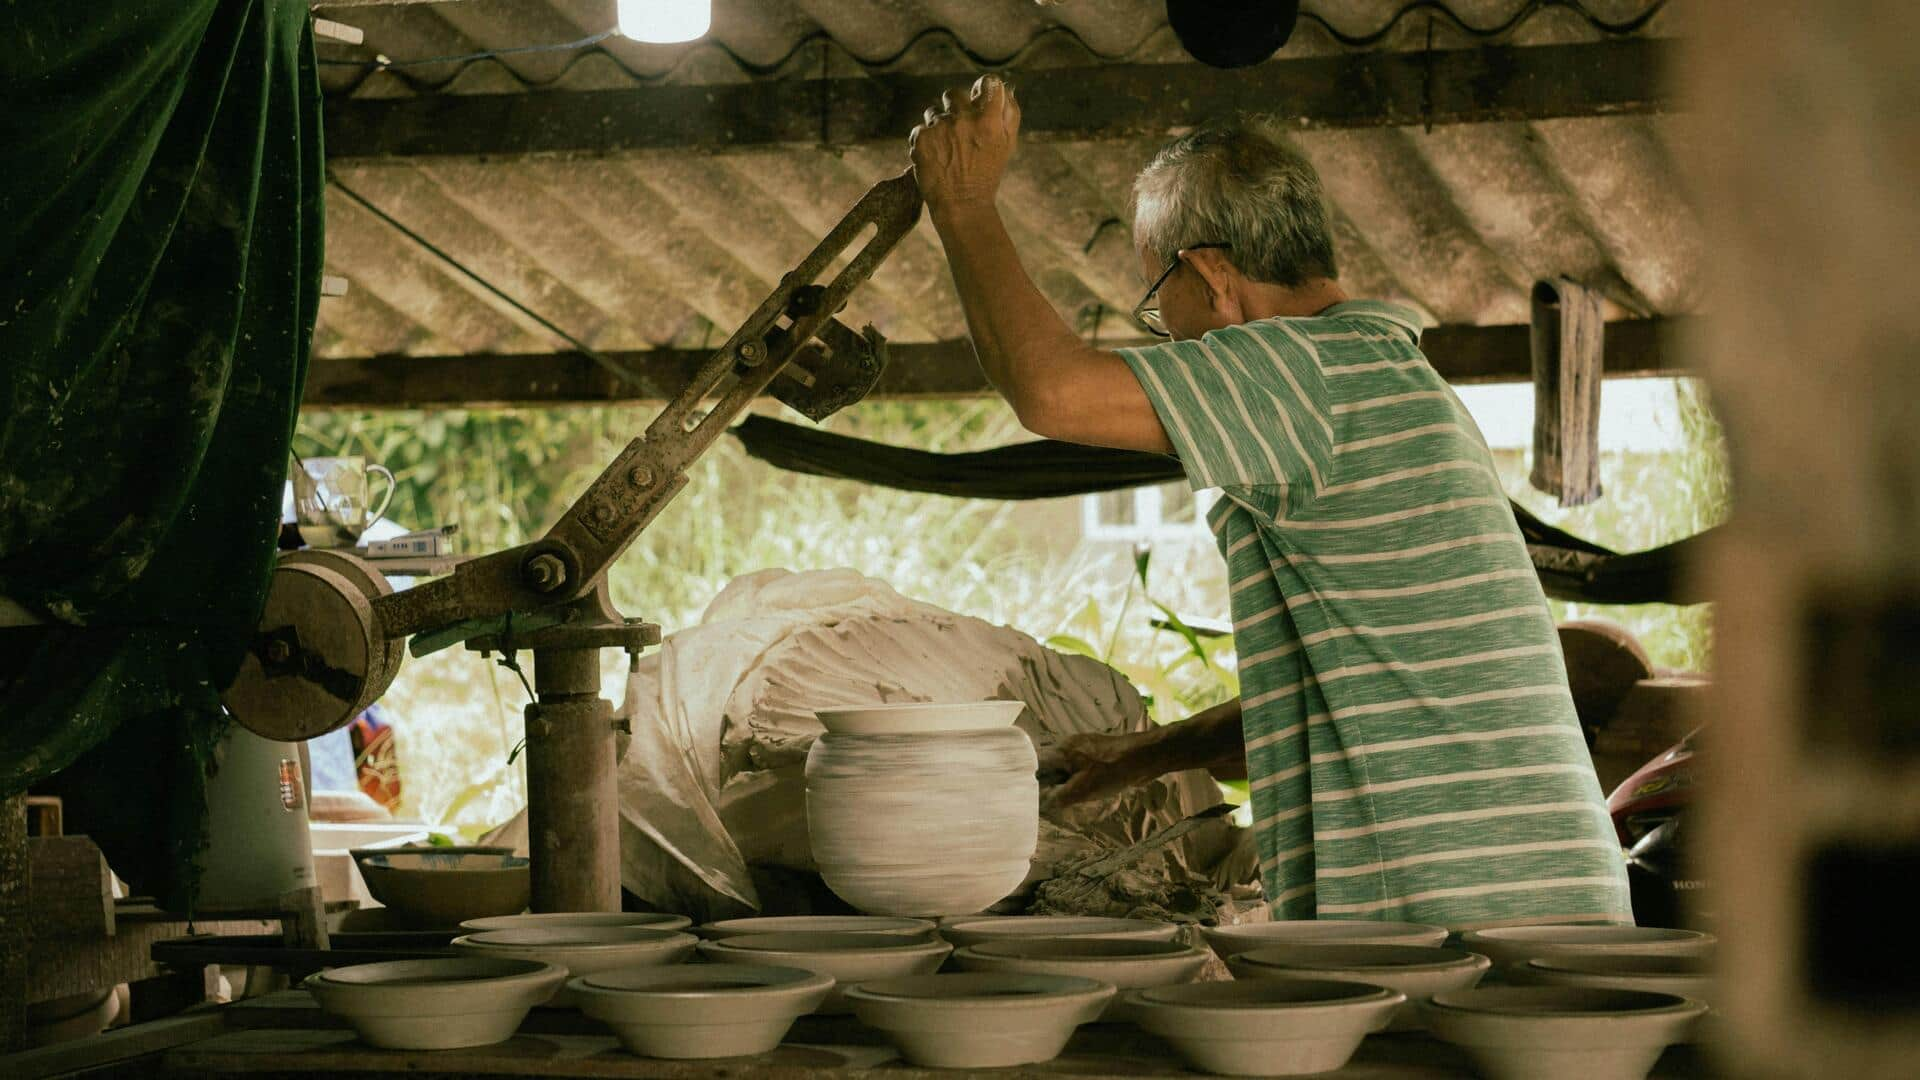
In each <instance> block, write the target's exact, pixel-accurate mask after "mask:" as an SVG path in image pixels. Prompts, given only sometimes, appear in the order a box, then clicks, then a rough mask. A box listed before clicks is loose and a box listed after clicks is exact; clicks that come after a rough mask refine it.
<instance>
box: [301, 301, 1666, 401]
mask: <svg viewBox="0 0 1920 1080" xmlns="http://www.w3.org/2000/svg"><path fill="white" fill-rule="evenodd" d="M1686 322H1687V320H1685V319H1671V318H1669V319H1633V320H1625V321H1621V322H1614V323H1608V324H1607V332H1606V373H1607V375H1608V376H1610V377H1615V378H1618V377H1632V376H1645V375H1663V374H1665V375H1671V374H1674V373H1675V369H1676V367H1677V361H1676V360H1675V357H1674V351H1673V349H1672V348H1671V346H1670V344H1669V342H1668V340H1667V339H1668V338H1669V337H1670V336H1672V334H1674V333H1677V332H1680V329H1681V326H1682V325H1683V324H1685V323H1686ZM1530 337H1531V333H1530V331H1529V329H1528V327H1526V326H1440V327H1435V328H1433V329H1432V330H1429V331H1427V333H1426V335H1425V337H1424V338H1423V339H1422V343H1421V344H1422V347H1423V349H1424V350H1425V351H1426V354H1427V356H1428V357H1429V358H1430V359H1431V360H1432V361H1433V364H1434V366H1435V368H1436V369H1438V370H1439V372H1440V374H1441V375H1443V376H1445V377H1446V378H1447V379H1448V380H1449V381H1451V382H1455V383H1487V382H1524V381H1526V380H1528V379H1529V378H1531V377H1532V372H1533V366H1532V365H1533V361H1532V356H1531V351H1530V350H1531V345H1530ZM1110 344H1114V345H1125V344H1143V343H1140V342H1113V343H1110ZM890 352H891V357H892V362H891V363H890V364H889V366H888V368H887V373H886V375H885V376H883V377H882V378H881V380H880V385H879V386H878V387H877V388H876V389H875V391H874V393H873V395H872V396H873V397H876V398H960V397H977V396H980V395H983V394H987V393H990V392H991V391H990V389H989V388H988V386H987V384H986V381H985V379H984V378H983V377H982V376H981V374H980V367H979V364H978V363H976V362H975V360H974V356H973V347H972V345H971V344H969V343H968V342H966V341H944V342H937V343H934V344H926V345H895V346H893V347H892V348H891V350H890ZM705 355H706V354H704V353H700V352H694V351H691V350H676V349H657V350H651V351H646V352H617V353H609V354H607V356H608V359H611V360H613V361H614V362H615V363H618V364H620V365H621V366H622V367H624V368H626V369H627V370H629V371H632V372H634V373H636V374H637V375H639V376H640V379H641V384H640V385H637V386H636V385H634V384H632V383H630V382H628V381H626V380H625V379H622V378H621V377H619V376H617V375H615V374H613V373H612V372H610V371H608V370H606V369H605V368H602V367H601V366H599V365H598V364H595V363H594V362H593V361H592V360H590V359H588V358H587V357H585V356H582V355H581V354H579V353H541V354H532V355H513V356H501V355H489V356H376V357H368V358H364V359H352V360H326V359H316V360H314V361H313V363H312V364H310V365H309V366H308V370H307V391H306V399H305V402H304V405H305V407H306V408H309V409H381V408H438V407H453V406H514V405H519V406H550V405H598V404H617V403H623V402H629V403H630V402H644V401H664V400H666V399H667V398H668V397H670V396H672V395H673V394H674V393H675V392H677V391H678V390H679V389H680V388H681V387H682V386H684V385H685V384H686V382H687V381H688V380H689V379H690V378H691V377H692V374H693V371H694V369H695V368H696V367H698V365H699V364H700V362H701V361H702V360H703V359H704V358H705Z"/></svg>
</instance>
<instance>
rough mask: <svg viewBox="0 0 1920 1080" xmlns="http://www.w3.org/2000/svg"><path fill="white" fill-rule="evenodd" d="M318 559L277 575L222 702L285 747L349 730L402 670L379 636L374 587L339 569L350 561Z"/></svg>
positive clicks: (284, 564)
mask: <svg viewBox="0 0 1920 1080" xmlns="http://www.w3.org/2000/svg"><path fill="white" fill-rule="evenodd" d="M312 554H315V553H302V554H301V555H299V556H294V557H288V558H286V559H283V560H282V561H281V563H280V565H279V566H278V567H277V568H275V570H274V572H273V582H272V585H271V586H270V587H269V591H268V593H267V605H266V610H265V611H264V612H263V613H262V614H261V617H260V627H259V629H258V630H256V631H255V632H254V636H253V640H252V641H251V642H250V643H249V646H248V649H247V656H246V659H245V660H244V661H242V663H241V666H240V673H239V675H238V676H237V677H236V678H235V679H234V682H233V685H232V686H231V687H229V688H228V689H227V692H226V694H225V695H224V696H223V700H224V701H225V702H226V706H227V708H228V710H229V711H231V712H232V713H233V715H234V719H236V720H238V721H239V722H240V723H241V724H242V725H244V726H246V727H247V728H248V729H249V730H251V731H254V732H256V733H257V734H260V735H262V736H265V737H266V738H269V739H274V740H277V741H281V742H295V741H299V740H302V739H311V738H314V737H315V736H319V735H324V734H326V733H327V732H329V731H333V730H334V729H336V728H340V727H344V726H345V725H346V724H347V723H349V722H350V721H352V720H353V718H354V717H356V716H358V715H360V714H361V713H362V712H364V711H365V710H366V708H367V706H368V705H371V704H373V702H375V701H377V700H378V699H379V697H380V695H381V694H383V693H385V692H386V690H387V687H388V686H389V685H391V684H392V682H393V675H394V670H395V669H396V668H397V667H398V664H397V663H393V662H391V661H390V656H389V643H388V642H387V641H385V640H384V639H383V638H382V637H381V636H380V634H379V633H378V632H377V631H376V629H375V622H374V615H373V604H372V600H371V596H370V593H371V595H379V593H378V592H377V591H375V588H376V587H375V586H374V585H373V584H372V583H371V582H370V581H367V580H365V579H364V576H363V575H361V574H359V573H356V571H355V569H354V568H353V567H350V566H343V565H340V564H339V563H338V562H337V560H338V559H349V560H352V556H345V555H339V554H338V553H334V554H333V556H332V558H331V559H326V558H323V559H314V558H311V557H309V556H311V555H312ZM352 561H354V562H358V560H352ZM366 572H367V573H370V574H375V576H378V575H377V573H375V572H374V571H373V570H372V569H371V568H370V567H369V568H367V571H366ZM381 584H382V585H384V582H382V583H381Z"/></svg>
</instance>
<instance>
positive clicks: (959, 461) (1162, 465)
mask: <svg viewBox="0 0 1920 1080" xmlns="http://www.w3.org/2000/svg"><path fill="white" fill-rule="evenodd" d="M733 436H734V437H735V438H737V439H739V440H740V444H741V445H742V446H743V447H744V448H745V449H746V451H747V453H748V454H749V455H751V456H753V457H755V458H758V459H759V460H761V461H764V462H766V463H767V464H769V465H773V466H776V467H778V468H782V469H787V470H789V471H792V472H800V473H806V474H808V475H811V476H829V477H834V478H836V479H841V480H859V481H861V482H862V483H868V484H878V485H880V486H881V487H890V488H898V489H900V490H903V491H922V492H926V493H928V494H932V495H953V496H957V497H960V498H970V499H1053V498H1059V497H1060V496H1063V495H1086V494H1090V493H1093V492H1098V491H1114V490H1117V489H1120V488H1132V487H1141V486H1143V485H1146V484H1164V483H1168V482H1170V481H1175V480H1183V479H1185V476H1186V474H1185V473H1184V472H1183V471H1182V470H1181V468H1180V463H1179V462H1178V461H1176V460H1174V459H1173V458H1171V457H1167V456H1164V455H1161V454H1149V453H1144V452H1141V451H1137V450H1108V449H1104V448H1101V447H1097V446H1078V445H1075V444H1073V443H1063V442H1054V441H1051V440H1040V441H1038V442H1026V443H1016V444H1014V445H1012V446H1001V447H996V448H994V449H992V450H976V451H974V452H972V453H965V454H936V453H932V452H930V451H926V450H912V449H908V448H906V447H900V446H887V445H885V444H882V443H874V442H868V441H866V440H864V439H854V438H849V437H847V436H845V435H834V434H831V433H829V432H825V431H820V430H818V429H816V428H810V427H802V426H800V425H797V424H789V423H785V422H783V421H779V420H774V419H771V418H769V417H765V416H749V417H748V418H747V419H746V421H745V422H743V423H741V424H740V425H739V426H737V427H735V428H734V429H733ZM1513 515H1514V518H1515V519H1516V521H1518V523H1519V525H1520V532H1521V534H1522V535H1524V536H1525V537H1526V540H1527V549H1528V551H1529V552H1531V553H1532V555H1533V564H1534V569H1535V570H1536V571H1538V572H1539V574H1540V584H1541V586H1542V587H1543V588H1545V590H1546V592H1547V595H1548V596H1552V597H1554V598H1556V599H1560V600H1579V601H1585V602H1587V603H1595V604H1653V603H1667V604H1686V603H1695V602H1697V601H1699V600H1701V599H1703V598H1702V597H1699V596H1697V595H1691V594H1690V593H1689V592H1688V591H1687V589H1686V588H1685V583H1684V581H1683V579H1682V576H1681V569H1682V567H1683V565H1684V563H1685V561H1686V559H1687V558H1688V556H1689V553H1690V552H1691V551H1693V550H1694V549H1695V547H1696V545H1698V544H1699V543H1701V542H1702V541H1703V540H1704V538H1705V536H1706V535H1707V534H1705V533H1703V534H1701V535H1699V536H1693V537H1688V538H1687V539H1685V540H1681V541H1678V542H1676V543H1672V544H1668V545H1666V546H1664V547H1658V548H1654V549H1652V550H1649V551H1641V552H1635V553H1633V554H1630V555H1621V554H1618V553H1616V552H1613V551H1609V550H1608V549H1606V548H1604V547H1601V546H1600V545H1598V544H1595V543H1591V542H1589V541H1586V540H1582V539H1580V538H1579V537H1577V536H1574V535H1572V534H1571V533H1567V532H1563V531H1562V530H1560V529H1556V528H1554V527H1553V526H1551V525H1548V524H1546V523H1545V522H1543V521H1541V520H1540V519H1538V518H1536V517H1534V516H1533V515H1532V514H1530V513H1528V512H1527V511H1526V509H1525V508H1524V507H1522V506H1520V505H1519V504H1518V503H1515V504H1513Z"/></svg>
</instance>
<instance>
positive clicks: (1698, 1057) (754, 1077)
mask: <svg viewBox="0 0 1920 1080" xmlns="http://www.w3.org/2000/svg"><path fill="white" fill-rule="evenodd" d="M205 1015H206V1017H207V1020H206V1021H203V1022H202V1023H200V1024H199V1025H198V1026H197V1027H195V1028H193V1029H191V1030H188V1029H184V1028H183V1030H182V1039H181V1041H180V1042H179V1043H177V1044H176V1045H173V1046H171V1047H168V1048H165V1049H158V1050H156V1049H155V1048H154V1047H153V1046H152V1045H151V1042H149V1043H148V1044H147V1045H146V1046H143V1047H142V1048H141V1049H140V1053H142V1054H143V1055H144V1056H143V1057H141V1058H140V1060H139V1061H138V1063H137V1065H138V1068H137V1069H135V1070H133V1071H128V1068H129V1064H130V1063H127V1062H124V1061H123V1062H121V1063H119V1064H118V1065H117V1066H108V1065H106V1063H104V1062H97V1063H96V1069H97V1071H96V1072H95V1075H126V1076H131V1075H139V1076H162V1077H168V1078H181V1080H185V1078H188V1077H194V1078H198V1077H208V1076H249V1077H274V1078H282V1080H321V1078H332V1077H352V1078H355V1080H374V1078H383V1077H394V1078H399V1077H419V1076H436V1077H484V1076H530V1077H583V1078H602V1077H606V1078H622V1080H627V1078H644V1080H690V1078H692V1077H725V1078H726V1080H826V1078H827V1077H828V1075H829V1074H830V1073H841V1072H844V1071H846V1070H868V1069H872V1070H876V1071H879V1072H883V1073H885V1074H886V1075H887V1076H888V1077H890V1078H900V1080H953V1078H955V1077H959V1076H966V1075H970V1071H969V1070H953V1069H923V1068H916V1067H913V1066H910V1065H907V1064H906V1063H904V1062H902V1061H900V1060H899V1058H898V1057H896V1056H895V1054H894V1052H893V1049H892V1048H891V1047H890V1046H888V1045H887V1043H886V1041H885V1039H884V1038H883V1037H882V1036H881V1034H880V1033H879V1032H877V1031H874V1030H872V1029H870V1028H867V1027H864V1026H862V1025H861V1024H860V1023H859V1022H858V1021H856V1020H855V1019H854V1018H853V1017H850V1016H841V1017H803V1018H802V1019H801V1020H800V1022H799V1023H797V1024H795V1025H794V1029H793V1031H792V1033H791V1034H789V1035H788V1037H787V1042H786V1044H785V1045H783V1046H781V1047H780V1048H779V1049H778V1050H775V1051H774V1052H772V1053H770V1054H763V1055H761V1056H759V1057H753V1058H731V1059H725V1060H718V1061H661V1060H654V1059H650V1058H641V1057H635V1056H633V1055H632V1054H629V1053H627V1052H626V1051H624V1050H622V1049H621V1048H620V1045H619V1043H618V1042H616V1041H615V1040H614V1038H613V1037H612V1035H610V1034H608V1033H607V1032H606V1031H605V1029H604V1028H601V1027H600V1026H599V1025H598V1024H597V1023H595V1022H594V1021H592V1020H589V1019H587V1018H586V1017H584V1016H582V1015H580V1014H579V1013H577V1012H573V1011H571V1010H559V1009H536V1010H534V1012H533V1013H532V1014H531V1015H529V1017H528V1018H527V1021H526V1023H524V1024H523V1025H521V1028H520V1033H519V1034H518V1035H516V1036H515V1037H514V1038H512V1039H510V1040H508V1041H507V1042H504V1043H499V1044H497V1045H494V1046H483V1047H475V1048H473V1049H470V1050H433V1051H424V1050H423V1051H407V1050H376V1049H374V1048H372V1047H369V1046H366V1045H365V1044H363V1043H361V1042H360V1041H359V1040H358V1039H356V1038H355V1037H354V1035H353V1033H352V1032H351V1031H350V1030H347V1029H346V1028H345V1027H344V1026H343V1025H342V1024H341V1023H340V1022H339V1021H338V1020H336V1019H335V1018H333V1017H331V1016H328V1015H327V1014H325V1013H323V1012H321V1011H320V1009H319V1008H318V1007H317V1006H316V1005H315V1004H314V1003H313V999H312V998H311V997H309V996H308V995H307V994H306V993H304V992H302V991H289V992H286V993H280V994H272V995H268V996H266V997H262V998H257V999H253V1000H250V1001H242V1002H237V1003H235V1004H233V1005H228V1006H225V1007H223V1008H221V1009H219V1010H218V1011H217V1012H216V1013H213V1014H205ZM214 1016H217V1017H218V1018H219V1022H218V1023H217V1024H213V1023H210V1022H208V1021H211V1020H212V1018H213V1017H214ZM978 1071H979V1072H980V1073H983V1074H992V1075H995V1076H1000V1077H1048V1078H1056V1077H1061V1076H1080V1077H1134V1076H1174V1075H1183V1074H1184V1075H1188V1076H1192V1075H1195V1074H1194V1073H1192V1072H1190V1071H1188V1070H1187V1069H1186V1068H1185V1067H1184V1066H1183V1065H1182V1063H1181V1061H1180V1059H1179V1058H1178V1057H1177V1056H1175V1054H1174V1053H1173V1050H1172V1048H1170V1047H1169V1046H1167V1044H1165V1043H1163V1042H1161V1041H1160V1040H1159V1039H1157V1038H1155V1037H1153V1036H1151V1035H1148V1034H1146V1033H1144V1032H1142V1031H1140V1030H1138V1029H1136V1028H1133V1027H1131V1026H1128V1025H1122V1024H1095V1025H1088V1026H1086V1027H1082V1028H1081V1029H1080V1031H1079V1033H1078V1034H1077V1035H1075V1037H1074V1040H1073V1042H1072V1043H1071V1044H1070V1045H1069V1046H1068V1047H1067V1052H1066V1053H1065V1054H1063V1055H1061V1056H1060V1057H1059V1058H1056V1059H1055V1060H1053V1061H1050V1062H1046V1063H1044V1064H1040V1065H1032V1066H1027V1067H1025V1068H1018V1069H987V1070H978ZM80 1075H87V1073H85V1072H83V1073H81V1074H80ZM1325 1075H1328V1076H1332V1077H1338V1078H1342V1080H1455V1078H1462V1077H1471V1076H1472V1075H1473V1073H1472V1071H1471V1069H1470V1068H1469V1067H1468V1064H1467V1060H1466V1058H1465V1057H1464V1056H1463V1055H1462V1054H1460V1052H1459V1051H1457V1050H1455V1049H1454V1048H1453V1047H1451V1046H1448V1045H1446V1044H1444V1043H1441V1042H1439V1041H1437V1040H1434V1039H1431V1038H1429V1037H1427V1036H1425V1035H1420V1034H1397V1035H1374V1036H1372V1037H1370V1038H1368V1039H1367V1041H1366V1042H1365V1043H1363V1044H1362V1045H1361V1048H1360V1051H1359V1053H1358V1054H1356V1055H1355V1056H1354V1059H1353V1060H1352V1061H1351V1062H1349V1063H1348V1065H1347V1067H1346V1068H1344V1069H1341V1070H1340V1071H1339V1072H1336V1073H1330V1074H1325ZM1707 1075H1709V1072H1708V1069H1707V1067H1706V1064H1705V1059H1704V1057H1703V1055H1702V1054H1701V1053H1700V1052H1699V1051H1697V1050H1696V1049H1694V1048H1691V1047H1674V1048H1672V1049H1669V1050H1668V1051H1667V1054H1666V1056H1665V1057H1663V1058H1662V1059H1661V1060H1660V1064H1659V1066H1658V1067H1657V1068H1656V1069H1655V1070H1654V1073H1653V1076H1654V1078H1655V1080H1694V1078H1698V1077H1705V1076H1707Z"/></svg>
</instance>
